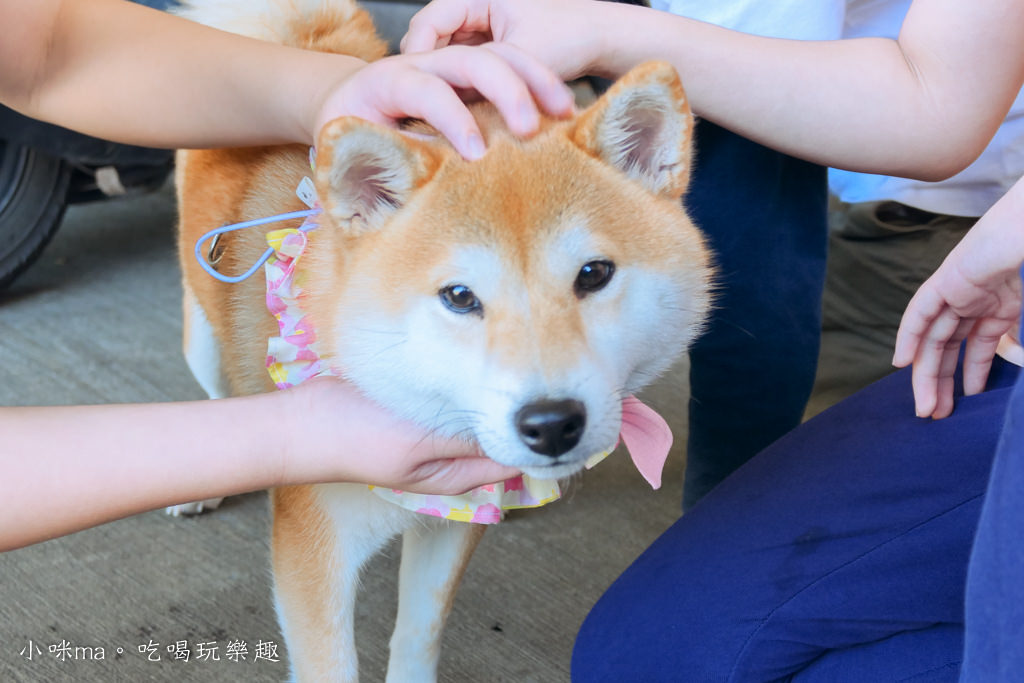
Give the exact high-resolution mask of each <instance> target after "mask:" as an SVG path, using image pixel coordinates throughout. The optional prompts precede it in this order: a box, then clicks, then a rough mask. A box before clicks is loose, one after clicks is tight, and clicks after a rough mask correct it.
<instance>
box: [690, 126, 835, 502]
mask: <svg viewBox="0 0 1024 683" xmlns="http://www.w3.org/2000/svg"><path fill="white" fill-rule="evenodd" d="M696 144H697V149H696V151H697V154H696V166H695V168H694V175H693V181H692V185H691V188H690V191H689V193H688V194H687V196H686V206H687V209H688V210H689V212H690V215H691V216H692V217H693V219H694V222H695V223H696V224H697V226H698V227H699V228H701V229H702V230H703V231H704V233H705V234H706V235H707V236H708V238H709V240H710V243H711V247H712V249H713V251H714V254H715V259H716V262H717V266H718V277H717V284H718V289H717V295H716V299H715V304H714V310H713V312H712V317H711V324H710V327H709V328H708V331H707V333H706V334H704V335H703V336H702V337H701V338H700V339H699V340H698V341H697V343H696V345H695V346H694V347H693V349H692V350H691V352H690V360H691V366H690V367H691V370H690V392H691V399H690V431H689V443H688V445H687V466H686V483H685V488H684V492H683V506H684V508H687V509H688V508H689V507H690V506H692V505H693V504H694V503H695V502H697V500H698V499H700V497H701V496H703V495H704V494H705V493H707V492H708V491H709V490H711V488H712V487H714V486H715V485H716V484H717V483H718V482H720V481H721V480H722V479H724V478H725V477H726V476H727V475H728V474H729V473H730V472H732V471H733V470H735V469H736V468H737V467H739V466H740V465H742V464H743V463H744V462H746V461H747V460H749V459H750V458H751V457H753V456H754V454H756V453H758V452H759V451H761V450H762V449H763V448H765V447H766V446H767V445H768V444H770V443H772V442H773V441H775V440H776V439H778V438H779V437H780V436H782V435H783V434H785V433H786V432H788V431H789V430H791V429H793V428H794V427H796V426H797V425H798V424H799V423H800V419H801V416H802V414H803V411H804V407H805V405H806V403H807V399H808V397H809V395H810V392H811V387H812V386H813V384H814V373H815V367H816V365H817V359H818V345H819V340H820V336H821V291H822V283H823V280H824V276H825V254H826V244H827V229H826V218H827V208H828V206H827V204H828V202H827V188H826V177H825V169H824V168H822V167H820V166H816V165H814V164H809V163H807V162H804V161H799V160H796V159H793V158H791V157H787V156H785V155H783V154H779V153H778V152H774V151H772V150H769V149H767V148H766V147H762V146H761V145H758V144H756V143H753V142H751V141H749V140H747V139H745V138H742V137H740V136H738V135H735V134H733V133H730V132H729V131H726V130H725V129H723V128H720V127H718V126H716V125H714V124H712V123H708V122H707V121H700V122H699V124H698V125H697V132H696Z"/></svg>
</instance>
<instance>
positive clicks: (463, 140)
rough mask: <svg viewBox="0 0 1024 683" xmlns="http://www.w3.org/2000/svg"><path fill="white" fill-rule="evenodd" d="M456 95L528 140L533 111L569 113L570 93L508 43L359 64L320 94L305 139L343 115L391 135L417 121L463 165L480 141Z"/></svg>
mask: <svg viewBox="0 0 1024 683" xmlns="http://www.w3.org/2000/svg"><path fill="white" fill-rule="evenodd" d="M460 94H469V95H470V96H472V95H474V94H479V96H482V97H484V98H485V99H487V100H490V101H491V102H492V103H493V104H494V105H495V107H497V109H498V111H499V112H500V113H501V115H502V116H503V117H504V119H505V122H506V123H507V124H508V126H509V129H510V130H511V131H512V132H513V133H515V134H517V135H520V136H524V137H525V136H529V135H531V134H532V133H534V132H535V131H536V130H537V128H538V126H539V125H540V110H539V108H538V103H539V105H540V108H542V109H543V110H544V111H545V112H547V113H548V114H550V115H552V116H555V117H565V116H568V115H570V114H571V113H572V111H573V95H572V91H571V90H570V89H569V88H568V86H566V85H565V84H564V83H563V82H562V81H561V80H559V78H558V77H557V76H555V74H554V72H552V71H551V70H550V69H548V68H547V67H545V66H544V65H543V64H541V63H540V62H539V61H537V59H536V58H534V57H532V56H530V55H528V54H526V53H525V52H523V51H522V50H520V49H519V48H517V47H515V46H514V45H510V44H508V43H487V44H484V45H481V46H479V47H467V46H452V47H447V48H444V49H442V50H437V51H433V52H424V53H421V54H412V55H396V56H393V57H386V58H384V59H382V60H380V61H377V62H373V63H371V64H367V65H366V66H364V67H362V68H359V69H357V70H356V71H355V72H354V73H352V74H350V75H346V76H345V77H343V78H342V79H341V80H340V81H339V82H338V83H336V84H332V85H331V86H330V87H328V88H327V89H326V90H325V93H324V96H323V97H322V98H321V99H320V100H319V101H321V102H322V104H320V105H318V107H317V108H316V114H315V116H314V117H313V122H312V126H311V128H310V132H311V135H312V136H313V139H315V138H316V134H317V132H318V131H319V130H320V129H321V128H322V127H323V126H324V125H325V124H326V123H327V122H329V121H331V120H333V119H335V118H338V117H339V116H345V115H351V116H358V117H360V118H363V119H366V120H369V121H373V122H374V123H380V124H383V125H387V126H392V127H395V126H397V125H398V123H399V122H400V121H401V120H402V119H406V118H417V119H423V120H424V121H426V122H427V123H429V124H430V125H432V126H433V127H434V128H436V129H437V130H439V131H440V132H441V134H443V135H444V136H445V137H446V138H448V140H449V141H451V143H452V145H454V147H455V149H456V150H457V151H458V152H459V154H461V155H462V156H463V157H465V158H467V159H476V158H479V157H481V156H483V154H484V151H485V150H484V141H483V136H482V135H481V134H480V129H479V127H478V126H477V124H476V121H475V120H474V119H473V116H472V115H471V114H470V113H469V110H468V109H466V105H465V104H464V103H463V101H462V99H461V97H460Z"/></svg>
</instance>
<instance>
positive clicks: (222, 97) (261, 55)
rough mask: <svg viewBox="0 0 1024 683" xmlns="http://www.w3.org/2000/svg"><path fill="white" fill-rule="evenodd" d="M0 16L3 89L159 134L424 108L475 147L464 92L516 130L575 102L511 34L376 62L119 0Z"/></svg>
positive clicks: (63, 113)
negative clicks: (504, 41) (507, 41)
mask: <svg viewBox="0 0 1024 683" xmlns="http://www.w3.org/2000/svg"><path fill="white" fill-rule="evenodd" d="M0 26H19V27H21V29H20V30H19V31H17V32H16V33H15V34H12V35H10V36H8V37H7V38H5V39H4V41H3V42H0V102H2V103H4V104H5V105H7V106H9V107H12V108H13V109H16V110H18V111H20V112H22V113H24V114H26V115H28V116H31V117H33V118H38V119H42V120H44V121H50V122H53V123H56V124H58V125H62V126H65V127H68V128H72V129H75V130H78V131H81V132H84V133H88V134H91V135H95V136H98V137H102V138H105V139H109V140H114V141H118V142H125V143H130V144H138V145H146V146H151V147H168V148H190V149H198V148H210V147H242V146H250V145H264V144H279V143H289V142H301V143H304V144H312V143H313V142H314V141H315V140H316V138H317V135H318V133H319V131H320V128H321V127H322V126H323V124H324V123H326V122H327V121H329V120H331V119H333V118H336V117H338V116H343V115H346V114H347V115H354V116H361V117H363V118H366V119H369V120H371V121H375V122H377V123H384V124H391V125H394V123H395V122H397V121H399V120H401V119H404V118H422V119H425V120H426V121H427V122H428V123H430V124H431V125H433V126H434V127H435V128H437V129H438V130H439V131H441V133H443V134H444V135H445V136H446V137H448V138H449V139H450V140H451V142H452V144H453V145H455V147H456V149H457V150H458V151H459V152H460V153H461V154H462V155H463V156H466V157H469V158H475V157H478V156H480V155H482V154H483V143H482V139H481V137H480V134H479V130H477V128H476V124H475V123H474V121H473V119H472V117H471V116H470V114H469V111H468V110H467V109H466V105H465V104H464V103H463V102H462V100H461V99H460V97H459V95H460V94H464V93H465V92H467V91H469V92H472V93H479V94H480V95H482V96H483V97H485V98H487V99H489V100H491V101H493V102H494V104H495V105H496V106H497V108H498V110H499V111H500V112H501V113H502V115H503V116H504V117H505V118H506V119H507V122H508V124H509V128H510V129H511V130H512V131H513V132H514V133H517V134H519V135H529V134H530V133H532V132H534V131H535V130H536V129H537V126H538V125H539V122H540V119H539V110H540V109H543V110H544V111H546V112H547V113H548V114H550V115H552V116H556V117H560V116H567V115H569V114H570V113H571V112H572V107H573V99H572V94H571V92H570V91H569V89H568V88H567V87H566V86H565V85H564V84H563V83H562V82H561V81H560V80H559V79H558V77H557V76H555V75H554V73H552V72H551V71H550V70H549V69H548V68H547V67H545V66H543V65H542V64H541V62H539V61H537V60H536V59H534V58H533V57H530V56H527V55H526V54H524V53H522V52H520V51H519V50H517V49H515V48H514V47H511V46H508V45H487V46H482V47H473V48H467V47H460V48H453V49H452V50H441V51H438V52H437V53H436V54H430V55H418V56H406V57H402V56H399V57H391V58H387V59H383V60H380V61H378V62H374V63H372V64H369V65H368V64H367V63H366V62H364V61H362V60H360V59H356V58H354V57H348V56H344V55H336V54H325V53H322V52H314V51H309V50H301V49H296V48H291V47H285V46H283V45H276V44H273V43H269V42H265V41H262V40H254V39H251V38H246V37H243V36H240V35H235V34H232V33H226V32H224V31H219V30H215V29H212V28H209V27H207V26H203V25H200V24H197V23H194V22H192V21H188V20H185V19H182V18H180V17H176V16H172V15H169V14H165V13H162V12H158V11H155V10H152V9H149V8H148V7H144V6H140V5H135V4H132V3H128V2H112V1H111V0H78V1H77V2H73V3H68V2H62V1H61V0H36V1H35V2H31V3H25V2H18V1H17V0H0ZM211 67H212V68H211ZM156 83H159V86H157V85H153V86H152V87H147V88H145V90H144V91H143V90H140V87H141V85H142V84H156ZM97 92H102V93H103V96H102V97H96V96H95V93H97ZM538 105H539V107H538Z"/></svg>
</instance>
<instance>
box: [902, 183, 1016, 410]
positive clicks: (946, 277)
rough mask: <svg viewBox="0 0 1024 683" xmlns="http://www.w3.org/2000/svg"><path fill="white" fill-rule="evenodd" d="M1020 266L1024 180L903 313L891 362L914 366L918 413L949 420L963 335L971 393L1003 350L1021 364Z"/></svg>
mask: <svg viewBox="0 0 1024 683" xmlns="http://www.w3.org/2000/svg"><path fill="white" fill-rule="evenodd" d="M1022 263H1024V180H1020V181H1018V182H1017V184H1016V185H1015V186H1014V187H1013V188H1012V189H1011V190H1010V191H1009V192H1008V193H1007V194H1006V195H1004V196H1003V198H1002V199H1001V200H999V202H997V203H996V204H995V205H994V206H993V207H992V208H991V209H990V210H989V211H988V213H986V214H985V215H984V216H982V217H981V219H980V220H979V221H978V222H977V224H975V226H974V227H973V228H972V229H971V231H970V232H968V233H967V236H966V237H964V239H963V240H962V241H961V242H960V244H958V245H957V246H956V248H955V249H953V251H952V252H950V254H949V256H947V257H946V260H945V261H943V262H942V265H941V266H939V269H938V270H936V271H935V273H934V274H933V275H932V276H931V277H930V278H928V280H927V281H925V283H924V284H923V285H921V288H920V289H918V291H917V293H916V294H915V295H914V298H913V299H911V301H910V304H909V305H908V306H907V310H906V312H904V314H903V320H902V321H901V323H900V328H899V332H898V333H897V336H896V351H895V354H894V356H893V365H896V366H897V367H906V366H907V365H910V364H913V366H914V369H913V387H914V404H915V410H916V412H917V415H918V416H919V417H932V418H943V417H946V416H948V415H949V414H950V413H951V412H952V411H953V375H954V372H955V371H956V365H957V357H958V355H959V349H960V344H961V342H963V341H964V340H965V339H966V340H967V343H966V345H965V347H964V362H963V368H964V369H963V375H964V393H965V394H967V395H971V394H977V393H980V392H981V391H983V390H984V388H985V382H986V380H987V379H988V373H989V369H990V368H991V366H992V359H993V357H994V356H995V354H996V350H997V347H1000V346H1001V345H1002V347H1003V348H1008V349H1009V351H1008V352H1004V353H1005V355H1009V356H1010V358H1009V360H1012V361H1014V362H1018V363H1020V358H1019V357H1020V356H1022V355H1024V354H1022V353H1021V348H1020V343H1019V340H1016V339H1013V341H1009V342H1008V340H1007V339H1006V337H1013V335H1014V333H1015V332H1016V330H1017V329H1018V326H1019V324H1020V317H1021V301H1022V298H1021V288H1022V287H1021V277H1020V268H1021V264H1022ZM1000 351H1001V352H1002V349H1000ZM1014 356H1017V357H1016V358H1015V357H1014Z"/></svg>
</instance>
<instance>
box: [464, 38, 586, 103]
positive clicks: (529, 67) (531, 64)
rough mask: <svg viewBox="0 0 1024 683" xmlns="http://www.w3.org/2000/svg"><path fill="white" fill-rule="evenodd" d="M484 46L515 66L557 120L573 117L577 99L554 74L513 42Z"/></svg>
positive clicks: (515, 69) (538, 99) (514, 68)
mask: <svg viewBox="0 0 1024 683" xmlns="http://www.w3.org/2000/svg"><path fill="white" fill-rule="evenodd" d="M483 47H484V49H487V50H490V51H491V52H494V53H496V54H498V55H499V56H500V57H501V58H502V59H504V60H505V61H506V62H507V63H508V64H509V66H511V67H512V69H513V70H514V71H515V72H516V74H518V75H519V77H520V78H522V79H523V81H524V82H525V83H526V86H527V87H528V88H529V90H530V92H531V94H532V95H533V96H534V97H535V98H536V99H537V101H538V102H539V103H540V105H541V108H542V109H544V111H546V112H547V113H548V114H551V115H552V116H557V117H565V116H569V115H570V114H572V112H573V108H574V106H575V97H574V95H573V93H572V90H571V89H570V88H569V86H567V85H566V84H565V83H564V82H563V81H562V79H561V78H559V77H558V75H557V74H555V72H554V71H552V70H551V69H549V68H548V67H547V66H545V65H544V64H542V63H541V62H540V61H539V60H537V59H536V58H535V57H533V56H531V55H529V54H527V53H526V52H524V51H523V50H521V49H519V48H518V47H516V46H515V45H512V44H511V43H488V44H486V45H484V46H483ZM478 90H479V88H478ZM488 99H491V98H488ZM491 101H494V100H491Z"/></svg>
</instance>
